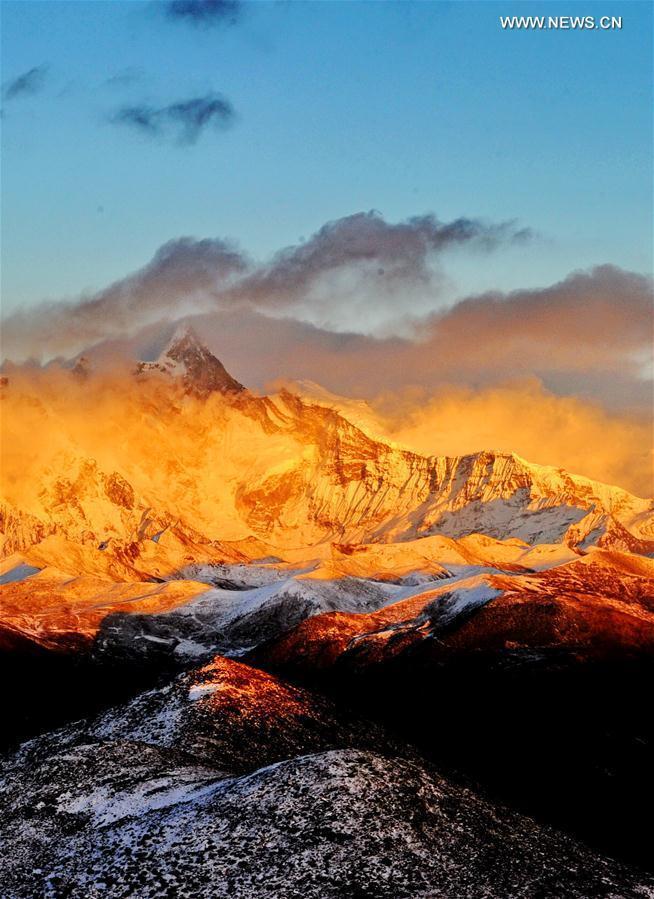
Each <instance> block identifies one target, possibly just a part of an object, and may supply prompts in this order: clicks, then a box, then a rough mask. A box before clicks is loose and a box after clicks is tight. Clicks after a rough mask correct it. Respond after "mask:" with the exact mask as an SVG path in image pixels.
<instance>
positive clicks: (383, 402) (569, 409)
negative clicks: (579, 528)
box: [372, 379, 654, 497]
mask: <svg viewBox="0 0 654 899" xmlns="http://www.w3.org/2000/svg"><path fill="white" fill-rule="evenodd" d="M372 406H373V409H374V410H375V412H376V414H377V416H378V420H379V423H380V426H381V427H382V428H383V429H384V431H385V433H386V435H387V436H388V437H390V438H392V439H393V440H396V441H398V442H400V443H403V444H405V445H406V446H408V447H409V448H411V449H413V450H416V451H417V452H420V453H424V454H435V455H461V454H464V453H471V452H476V451H477V450H481V449H495V450H501V451H505V452H515V453H517V454H518V455H520V456H523V457H524V458H525V459H528V460H529V461H530V462H537V463H539V464H541V465H554V466H556V467H560V468H565V469H566V470H567V471H570V472H575V473H578V474H583V475H585V476H586V477H590V478H594V479H596V480H598V481H605V482H607V483H609V484H617V485H619V486H621V487H624V488H626V489H627V490H630V491H631V492H633V493H635V494H636V495H638V496H645V497H648V496H651V495H652V494H653V493H654V479H653V463H654V457H653V452H652V424H651V421H650V420H649V419H648V418H647V417H646V416H637V415H620V414H611V413H609V412H607V411H605V410H604V409H602V408H601V407H600V406H598V405H595V404H593V403H589V402H584V401H582V400H579V399H577V398H575V397H570V396H567V397H562V396H555V395H554V394H552V393H550V392H548V391H547V390H545V389H544V387H543V385H542V384H540V383H539V382H538V381H536V380H533V379H532V380H529V381H525V382H522V383H514V384H506V385H501V386H494V387H487V388H484V389H481V390H473V389H471V388H469V387H449V388H444V389H441V390H439V391H436V392H435V393H432V394H427V393H426V392H425V391H422V390H406V391H403V392H400V393H386V394H384V395H382V396H380V397H378V398H377V399H376V400H374V401H373V403H372Z"/></svg>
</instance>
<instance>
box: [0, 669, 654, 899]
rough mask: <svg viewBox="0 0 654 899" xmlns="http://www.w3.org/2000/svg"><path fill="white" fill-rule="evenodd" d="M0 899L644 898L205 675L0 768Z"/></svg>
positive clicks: (321, 715)
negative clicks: (0, 860) (93, 894)
mask: <svg viewBox="0 0 654 899" xmlns="http://www.w3.org/2000/svg"><path fill="white" fill-rule="evenodd" d="M0 796H1V797H2V802H3V808H4V810H5V811H4V814H3V820H2V824H1V825H0V830H1V831H2V838H3V845H4V846H5V847H6V849H8V850H9V851H8V852H7V853H6V856H5V862H4V864H3V866H2V869H1V870H0V886H1V888H2V890H3V894H4V895H11V896H15V897H28V896H33V895H35V890H38V891H39V894H43V895H53V896H54V895H62V894H63V895H67V896H79V897H82V896H84V897H85V896H88V895H89V890H94V889H97V888H98V886H99V884H102V890H103V892H106V893H107V895H110V896H126V895H129V896H134V895H138V896H141V897H143V899H150V897H155V896H160V895H162V894H163V895H190V894H196V895H197V894H198V891H199V892H200V893H201V895H202V896H207V897H222V896H237V897H243V899H245V897H251V896H261V897H271V899H272V897H280V896H282V897H286V896H288V897H291V896H297V895H299V894H300V893H302V895H304V896H309V897H316V899H323V897H331V896H334V897H337V896H344V895H346V896H375V897H381V899H383V897H388V899H395V897H397V896H425V897H426V896H461V897H470V899H472V897H477V896H479V895H480V892H482V891H483V895H485V896H488V897H497V899H504V897H506V896H527V895H529V896H532V895H541V896H561V897H580V899H581V897H584V899H585V897H588V896H591V895H592V896H598V897H607V899H608V897H611V896H616V895H619V896H621V897H625V899H627V897H637V896H642V895H647V894H648V890H650V889H651V888H652V885H653V884H654V881H653V880H652V879H651V878H649V877H647V876H646V875H642V874H638V873H636V872H634V871H632V870H630V869H628V868H627V867H625V866H622V865H620V864H617V863H615V862H612V861H608V860H605V859H602V858H600V857H598V856H597V855H596V854H594V853H592V852H590V851H589V850H588V849H586V848H585V847H583V846H581V845H579V844H578V843H576V842H575V841H573V840H571V839H569V838H567V837H565V836H563V835H561V834H557V833H556V832H553V831H551V830H550V829H548V828H546V827H542V826H539V825H537V824H536V823H535V822H533V821H531V820H530V819H528V818H525V817H523V816H521V815H517V814H515V813H514V812H511V811H509V810H508V809H505V808H502V807H499V806H494V805H493V804H491V803H489V802H488V801H487V800H485V799H483V798H481V797H479V796H477V795H475V793H473V792H472V791H470V790H469V789H466V788H465V787H461V786H459V785H457V784H454V783H451V782H448V781H447V780H446V779H444V778H443V777H442V776H440V775H439V774H438V773H437V772H436V771H434V770H433V769H432V768H431V766H430V765H428V764H427V763H425V762H424V761H423V760H421V759H420V757H419V756H418V755H417V754H416V753H415V752H414V751H413V750H411V749H410V748H408V747H405V748H404V750H403V749H402V747H401V746H399V745H398V744H397V742H393V741H390V740H388V738H386V737H385V736H384V734H383V731H381V729H380V728H378V727H376V726H375V725H371V724H370V723H369V722H366V721H364V720H361V719H356V718H354V717H352V716H346V715H344V714H343V712H342V711H339V709H338V708H337V707H336V706H335V705H333V704H331V703H330V702H329V701H328V700H326V699H324V698H320V697H317V696H315V695H312V694H311V693H309V692H307V691H305V690H301V689H298V688H297V687H293V686H291V685H289V684H286V683H284V682H283V681H280V680H278V679H277V678H274V677H272V676H270V675H266V674H263V673H262V672H260V671H256V670H254V669H251V668H248V667H247V666H245V665H242V664H238V663H235V662H228V661H226V660H224V659H217V660H215V661H214V662H213V663H212V664H210V665H208V666H206V667H204V668H202V669H201V670H199V671H198V672H196V673H194V674H190V675H183V676H181V677H178V678H177V679H176V680H175V681H174V682H172V683H171V684H170V685H169V686H167V687H166V688H164V689H160V690H152V691H149V692H147V693H144V694H142V695H141V696H139V697H137V698H135V699H134V700H132V702H130V703H128V704H127V705H126V706H124V707H122V708H116V709H113V710H111V711H109V712H107V713H105V714H103V715H101V716H99V717H98V718H96V719H94V720H92V721H90V722H88V723H87V724H77V725H74V726H72V727H69V728H66V729H64V730H61V731H58V732H55V733H53V734H50V735H48V736H45V737H41V738H38V739H36V740H34V741H32V742H31V743H28V744H25V745H24V746H23V747H22V749H21V750H20V751H19V752H18V753H17V754H16V755H15V756H14V757H13V758H12V759H10V760H8V762H7V763H6V764H5V767H4V775H3V778H2V781H1V782H0Z"/></svg>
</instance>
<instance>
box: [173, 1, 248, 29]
mask: <svg viewBox="0 0 654 899" xmlns="http://www.w3.org/2000/svg"><path fill="white" fill-rule="evenodd" d="M164 8H165V13H166V16H167V17H168V18H169V19H172V20H175V21H179V22H188V23H189V24H191V25H195V26H199V27H202V28H212V27H224V26H229V25H235V24H236V23H237V22H238V21H239V19H240V18H241V15H242V11H243V5H242V3H240V2H239V0H168V2H166V3H165V4H164Z"/></svg>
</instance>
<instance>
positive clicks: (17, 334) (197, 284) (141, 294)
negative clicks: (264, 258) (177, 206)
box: [2, 238, 246, 358]
mask: <svg viewBox="0 0 654 899" xmlns="http://www.w3.org/2000/svg"><path fill="white" fill-rule="evenodd" d="M245 268H246V261H245V259H244V257H243V256H242V254H241V253H240V252H239V251H238V250H237V249H236V248H235V247H234V246H233V245H231V244H230V243H228V242H227V241H223V240H192V239H191V238H179V239H178V240H173V241H170V242H169V243H166V244H164V245H163V246H162V247H160V248H159V250H157V252H156V253H155V255H154V257H153V259H152V260H151V261H150V262H149V263H148V264H147V265H146V266H144V267H143V268H142V269H140V270H139V271H137V272H135V273H134V274H132V275H129V276H128V277H127V278H123V279H121V280H119V281H116V282H115V283H113V284H110V285H109V286H108V287H106V288H105V289H104V290H101V291H99V292H98V293H96V294H93V295H92V296H90V297H82V298H81V299H80V300H76V301H72V302H48V303H42V304H41V305H40V306H39V307H38V308H37V310H31V311H21V312H18V313H15V314H14V315H11V316H9V317H8V318H7V319H6V320H5V322H4V326H3V329H2V330H3V334H2V351H3V355H6V356H8V357H10V358H12V357H13V358H21V348H22V350H23V352H22V357H23V358H24V357H25V356H37V357H40V358H43V356H44V355H49V356H53V355H56V354H59V353H61V354H67V353H71V352H72V353H75V352H77V351H78V350H79V349H82V348H83V347H85V346H88V345H89V344H94V343H96V342H97V341H100V340H102V339H103V338H106V337H109V336H116V335H119V334H120V335H129V334H133V333H135V332H137V331H138V330H139V329H140V328H142V327H143V326H144V325H147V324H148V323H150V322H153V321H159V320H160V319H161V318H162V316H166V315H169V316H170V317H171V318H174V317H175V316H179V315H184V314H189V313H191V312H194V311H198V309H206V308H207V302H206V297H207V296H208V295H211V294H212V293H213V292H214V291H217V290H219V289H220V288H221V286H222V287H223V288H224V287H225V286H226V285H227V284H228V283H229V281H230V279H232V278H234V277H235V276H237V275H238V274H240V273H242V272H243V271H244V270H245Z"/></svg>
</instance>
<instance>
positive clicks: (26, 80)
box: [2, 64, 49, 100]
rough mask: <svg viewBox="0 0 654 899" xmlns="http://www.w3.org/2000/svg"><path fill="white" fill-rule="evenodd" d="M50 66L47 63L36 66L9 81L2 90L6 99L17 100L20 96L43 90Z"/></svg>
mask: <svg viewBox="0 0 654 899" xmlns="http://www.w3.org/2000/svg"><path fill="white" fill-rule="evenodd" d="M48 69H49V67H48V66H47V65H45V64H43V65H40V66H34V68H32V69H28V70H27V72H23V74H22V75H18V77H17V78H14V79H13V80H12V81H9V82H8V83H7V84H6V85H5V87H4V90H3V92H2V95H3V97H4V99H5V100H15V99H17V98H18V97H25V96H29V95H31V94H38V93H39V92H40V91H41V90H43V88H44V86H45V82H46V78H47V75H48Z"/></svg>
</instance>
